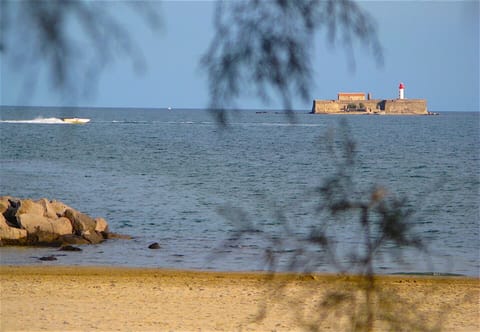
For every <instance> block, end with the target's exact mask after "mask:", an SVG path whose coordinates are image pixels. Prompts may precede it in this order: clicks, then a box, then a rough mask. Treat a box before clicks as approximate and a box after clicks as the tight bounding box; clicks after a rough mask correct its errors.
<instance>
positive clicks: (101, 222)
mask: <svg viewBox="0 0 480 332" xmlns="http://www.w3.org/2000/svg"><path fill="white" fill-rule="evenodd" d="M95 231H96V232H100V233H106V232H108V224H107V221H106V220H105V219H103V218H95Z"/></svg>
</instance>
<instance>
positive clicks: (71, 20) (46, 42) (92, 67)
mask: <svg viewBox="0 0 480 332" xmlns="http://www.w3.org/2000/svg"><path fill="white" fill-rule="evenodd" d="M113 4H114V3H110V4H109V3H106V2H103V1H80V0H71V1H62V0H38V1H33V0H25V1H13V0H2V1H1V2H0V9H1V10H0V11H1V13H2V14H1V16H0V17H1V21H0V27H1V30H2V31H1V34H0V52H1V53H3V54H7V53H8V54H9V55H10V57H11V58H12V59H14V62H13V64H14V66H15V67H16V68H18V71H19V72H22V71H23V76H24V77H25V80H24V85H25V91H26V92H31V90H32V89H33V88H34V87H35V84H36V80H37V78H38V75H40V74H41V71H40V70H39V69H40V68H42V67H43V66H44V65H45V64H46V65H47V68H48V71H49V72H50V75H51V79H52V81H51V83H52V85H53V88H54V89H55V90H58V91H59V92H62V93H63V94H65V95H68V96H70V97H73V98H76V97H78V96H77V95H78V94H80V93H81V94H87V93H92V92H94V90H95V86H96V82H97V81H98V78H99V75H100V73H101V72H102V69H103V68H105V67H106V66H107V64H109V63H111V62H113V61H114V60H116V59H118V58H119V57H122V56H124V57H126V58H128V59H129V60H130V61H131V62H132V65H133V67H134V69H135V70H136V71H137V72H140V71H142V70H143V69H144V67H145V61H144V58H143V54H142V52H141V50H140V48H139V47H138V46H137V44H136V42H135V39H134V37H133V36H132V35H131V33H130V31H129V30H128V29H127V28H126V26H125V24H124V22H122V20H121V17H120V15H118V14H117V13H118V12H119V10H118V8H117V7H115V8H113V7H112V5H113ZM123 4H124V5H125V6H126V8H127V9H131V10H132V11H134V12H136V13H138V14H139V15H140V17H141V18H142V21H143V22H144V23H145V24H146V25H147V26H149V27H150V28H152V29H156V28H158V27H159V26H160V16H159V12H158V10H157V9H156V8H155V7H154V6H153V5H151V4H149V3H148V2H133V1H127V2H124V3H123ZM120 12H121V10H120ZM11 38H15V39H19V40H21V41H22V45H21V47H19V48H18V47H12V45H11V44H10V42H11V41H10V39H11ZM15 46H16V45H15ZM82 85H83V86H82Z"/></svg>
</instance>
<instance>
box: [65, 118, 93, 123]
mask: <svg viewBox="0 0 480 332" xmlns="http://www.w3.org/2000/svg"><path fill="white" fill-rule="evenodd" d="M62 121H63V122H65V123H71V124H85V123H88V122H90V119H86V118H62Z"/></svg>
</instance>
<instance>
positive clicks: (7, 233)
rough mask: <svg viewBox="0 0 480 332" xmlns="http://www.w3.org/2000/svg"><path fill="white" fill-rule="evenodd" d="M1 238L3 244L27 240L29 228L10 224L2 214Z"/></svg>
mask: <svg viewBox="0 0 480 332" xmlns="http://www.w3.org/2000/svg"><path fill="white" fill-rule="evenodd" d="M0 239H1V240H2V244H11V243H12V244H14V243H15V242H19V243H22V242H26V240H27V230H25V229H20V228H16V227H12V226H10V225H9V224H8V223H7V220H6V219H5V217H4V216H3V214H0Z"/></svg>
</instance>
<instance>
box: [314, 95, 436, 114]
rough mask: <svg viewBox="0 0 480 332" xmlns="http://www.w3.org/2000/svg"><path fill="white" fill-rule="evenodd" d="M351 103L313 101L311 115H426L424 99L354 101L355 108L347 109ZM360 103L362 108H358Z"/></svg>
mask: <svg viewBox="0 0 480 332" xmlns="http://www.w3.org/2000/svg"><path fill="white" fill-rule="evenodd" d="M351 103H352V101H345V100H314V101H313V106H312V113H315V114H348V113H354V114H359V113H361V114H392V115H395V114H399V115H400V114H405V115H408V114H418V115H426V114H428V111H427V101H426V100H425V99H370V100H368V99H367V100H358V101H354V103H356V106H357V108H355V109H352V108H349V107H348V106H349V104H351ZM360 103H362V104H363V108H360Z"/></svg>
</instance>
